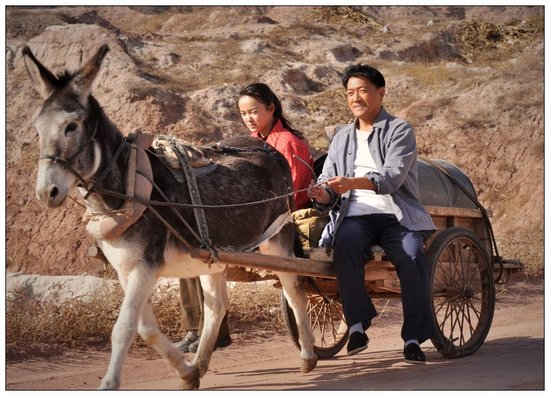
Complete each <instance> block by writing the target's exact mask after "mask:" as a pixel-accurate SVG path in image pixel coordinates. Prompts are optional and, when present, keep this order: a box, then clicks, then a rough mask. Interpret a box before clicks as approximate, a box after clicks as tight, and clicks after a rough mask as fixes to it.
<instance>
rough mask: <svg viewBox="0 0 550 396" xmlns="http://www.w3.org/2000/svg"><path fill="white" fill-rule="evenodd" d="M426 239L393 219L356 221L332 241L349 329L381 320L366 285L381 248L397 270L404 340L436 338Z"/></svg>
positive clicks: (346, 223)
mask: <svg viewBox="0 0 550 396" xmlns="http://www.w3.org/2000/svg"><path fill="white" fill-rule="evenodd" d="M425 236H426V233H424V232H415V231H410V230H408V229H407V228H405V227H403V226H402V225H401V224H400V223H399V221H398V220H397V218H396V217H395V216H393V215H385V214H373V215H365V216H354V217H346V218H345V219H344V220H343V221H342V223H341V224H340V226H339V227H338V229H337V231H336V234H335V239H334V265H335V269H336V275H337V282H338V289H339V292H340V297H341V299H342V306H343V308H344V317H345V319H346V322H347V324H348V326H351V325H353V324H355V323H359V322H367V323H370V321H371V320H372V319H373V318H374V317H375V316H376V315H377V313H376V309H375V307H374V305H373V304H372V300H371V297H370V295H369V293H368V291H367V289H366V288H365V282H364V279H365V263H367V262H368V260H369V259H370V255H371V247H372V246H373V245H378V246H380V247H381V248H382V249H384V252H385V254H386V256H387V257H388V258H389V260H390V261H391V262H392V264H393V265H394V266H395V269H396V272H397V276H398V277H399V281H400V283H401V301H402V306H403V326H402V328H401V338H403V340H404V341H407V340H410V339H418V340H419V341H420V342H423V341H425V340H427V339H428V338H430V337H431V336H432V335H433V323H432V315H431V311H430V305H429V304H430V302H429V297H428V261H427V259H426V256H425V254H424V248H423V242H424V237H425Z"/></svg>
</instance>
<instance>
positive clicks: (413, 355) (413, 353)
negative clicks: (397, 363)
mask: <svg viewBox="0 0 550 396" xmlns="http://www.w3.org/2000/svg"><path fill="white" fill-rule="evenodd" d="M403 355H404V356H405V361H406V362H407V363H413V364H426V356H425V355H424V352H422V349H420V345H418V344H415V343H412V344H409V345H407V346H406V347H405V349H403Z"/></svg>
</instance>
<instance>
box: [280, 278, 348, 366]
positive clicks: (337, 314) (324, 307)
mask: <svg viewBox="0 0 550 396" xmlns="http://www.w3.org/2000/svg"><path fill="white" fill-rule="evenodd" d="M313 282H315V280H313ZM333 282H334V281H333ZM280 300H281V312H282V313H283V318H284V321H285V324H286V326H287V328H288V332H289V333H290V337H291V338H292V341H293V342H294V345H296V347H298V349H300V344H299V342H298V340H299V337H298V326H297V325H296V319H295V317H294V312H293V311H292V308H291V307H290V305H289V304H288V301H287V300H286V298H285V296H284V293H283V291H282V290H281V294H280ZM307 313H308V317H309V321H310V323H311V328H312V330H313V335H314V337H315V343H314V346H313V349H314V351H315V353H316V354H317V357H318V358H319V359H328V358H331V357H333V356H334V355H336V354H337V353H338V352H339V351H340V350H341V349H342V348H343V347H344V345H346V342H347V340H348V330H347V325H346V322H345V320H344V313H343V311H342V304H341V303H340V300H339V298H338V296H337V295H335V294H325V293H322V292H321V293H310V292H309V291H308V303H307Z"/></svg>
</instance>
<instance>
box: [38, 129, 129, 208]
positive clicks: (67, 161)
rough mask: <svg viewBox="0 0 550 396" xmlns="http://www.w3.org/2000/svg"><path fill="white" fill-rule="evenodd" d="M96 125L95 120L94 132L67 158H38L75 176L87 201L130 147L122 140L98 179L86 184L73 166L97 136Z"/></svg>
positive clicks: (53, 156) (45, 155)
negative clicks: (49, 161)
mask: <svg viewBox="0 0 550 396" xmlns="http://www.w3.org/2000/svg"><path fill="white" fill-rule="evenodd" d="M97 124H98V121H97V120H96V122H95V126H94V131H93V132H92V134H91V135H90V136H89V137H88V138H87V139H86V140H85V141H84V142H82V144H81V145H80V146H79V147H78V149H77V150H76V151H75V152H74V153H73V154H72V155H71V156H70V157H69V158H63V157H58V156H55V155H50V154H44V155H43V156H41V157H40V160H43V159H49V160H51V161H53V163H54V164H59V165H60V166H61V167H62V168H63V169H66V170H68V171H69V172H71V173H72V174H73V175H75V176H76V177H77V179H78V180H80V181H81V182H82V187H84V188H85V189H86V190H87V192H86V195H85V196H84V199H87V198H88V197H89V196H90V194H91V193H92V192H93V191H94V190H95V189H96V187H97V186H98V185H99V184H100V183H101V181H103V179H104V178H105V177H106V176H107V175H108V174H109V172H110V170H111V167H112V165H113V164H114V163H115V161H116V160H117V159H118V157H120V154H122V152H123V151H124V149H126V148H127V147H129V146H130V144H129V143H128V142H127V141H126V140H123V141H122V143H121V144H120V145H119V146H118V148H117V151H116V152H115V154H114V155H113V157H112V158H111V159H110V161H109V163H108V164H107V166H106V167H105V169H103V172H101V174H100V175H99V177H98V178H97V179H95V180H94V181H92V182H90V183H89V182H87V181H86V180H85V179H84V178H83V177H82V175H81V174H80V173H79V172H78V171H77V170H76V169H75V168H74V166H73V165H74V162H75V160H76V159H77V157H78V156H79V155H80V154H82V152H83V151H84V149H85V148H86V146H87V145H88V144H90V143H91V142H92V141H93V140H94V138H95V136H96V134H97Z"/></svg>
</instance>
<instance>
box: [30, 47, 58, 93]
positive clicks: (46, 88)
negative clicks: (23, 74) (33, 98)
mask: <svg viewBox="0 0 550 396" xmlns="http://www.w3.org/2000/svg"><path fill="white" fill-rule="evenodd" d="M23 60H24V61H25V67H26V68H27V72H28V73H29V76H30V77H31V80H32V83H33V86H34V89H36V90H37V91H38V93H39V94H40V96H42V98H43V99H47V98H48V97H49V96H50V95H51V94H52V92H53V90H54V88H55V86H56V83H57V78H56V77H55V76H54V75H53V74H52V73H51V72H50V71H49V70H48V69H46V68H45V67H44V65H42V63H40V62H39V61H38V60H37V59H36V58H35V57H34V55H33V54H32V52H31V50H30V48H29V46H27V45H25V46H24V47H23Z"/></svg>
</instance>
